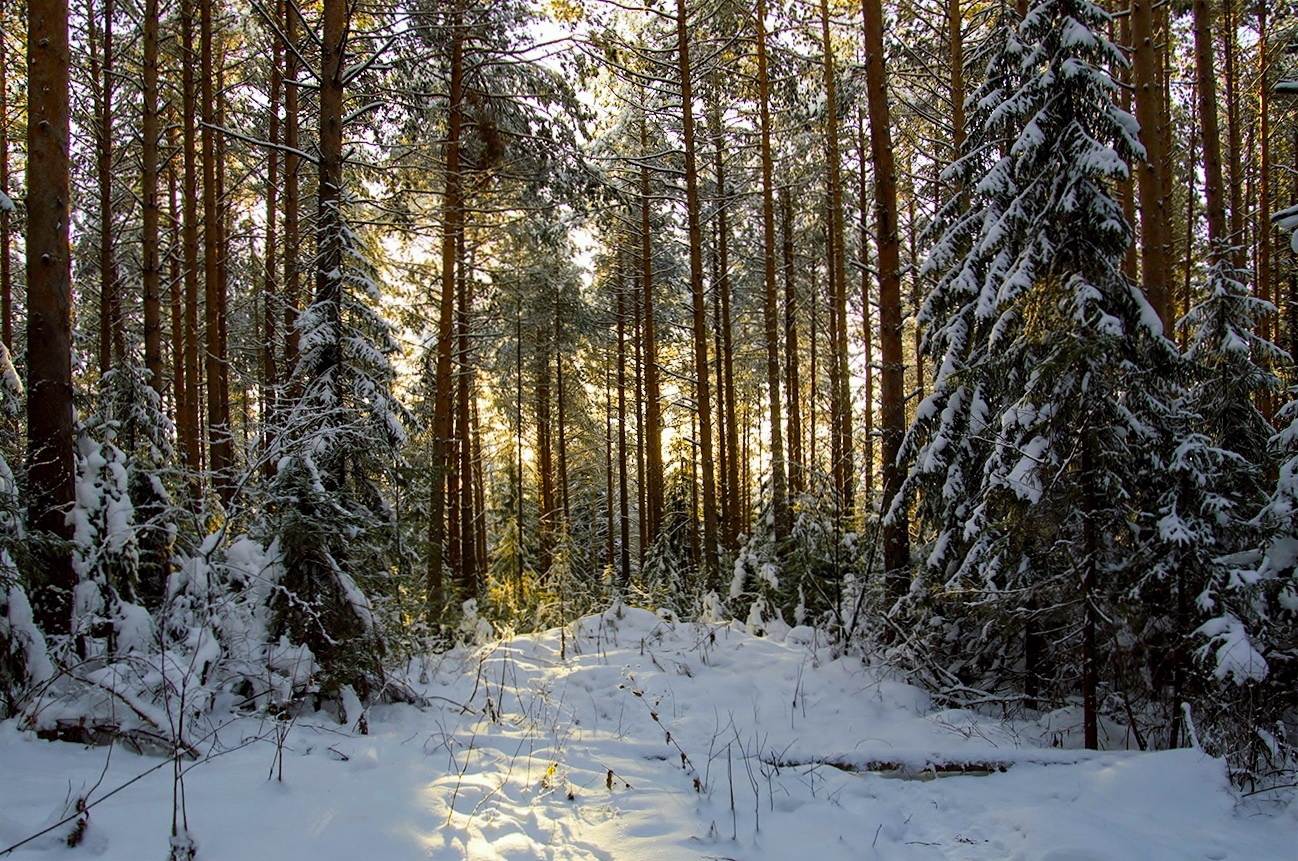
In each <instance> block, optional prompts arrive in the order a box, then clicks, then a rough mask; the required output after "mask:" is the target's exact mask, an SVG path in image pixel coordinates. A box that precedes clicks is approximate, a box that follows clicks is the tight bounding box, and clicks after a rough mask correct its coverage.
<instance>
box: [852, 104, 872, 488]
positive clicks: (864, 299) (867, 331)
mask: <svg viewBox="0 0 1298 861" xmlns="http://www.w3.org/2000/svg"><path fill="white" fill-rule="evenodd" d="M856 152H857V170H858V172H859V174H860V179H861V182H860V185H859V187H858V200H857V207H858V209H859V217H860V228H859V236H858V243H859V245H860V247H859V249H858V253H859V254H860V257H861V260H860V264H861V342H862V344H863V345H864V349H865V434H864V436H865V492H866V499H867V504H869V503H868V500H869V499H870V498H871V496H872V494H873V493H874V299H873V296H872V295H871V294H872V290H871V287H872V286H873V281H874V279H873V278H872V277H871V275H870V272H871V268H870V260H869V254H870V189H869V183H868V182H867V181H866V153H867V152H868V149H867V147H866V143H865V109H864V108H862V107H858V108H857V111H856Z"/></svg>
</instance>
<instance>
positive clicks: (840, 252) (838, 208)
mask: <svg viewBox="0 0 1298 861" xmlns="http://www.w3.org/2000/svg"><path fill="white" fill-rule="evenodd" d="M820 34H821V52H822V54H823V57H824V76H825V102H826V107H825V160H826V165H827V168H828V181H829V203H828V205H829V212H828V213H827V215H828V217H827V219H826V222H827V226H828V228H829V235H828V241H827V243H826V245H827V248H826V249H825V251H826V263H827V265H828V267H829V279H828V281H829V341H830V343H829V346H830V357H829V399H830V404H829V433H830V447H829V450H830V458H831V464H830V470H831V473H832V475H833V478H834V493H835V496H836V498H837V502H838V516H839V518H840V520H841V522H842V523H843V524H844V525H846V524H848V523H850V522H851V519H852V515H853V501H854V500H853V495H854V490H855V482H856V479H855V466H854V458H853V452H852V397H851V395H852V390H851V378H850V376H849V375H848V367H847V266H846V261H847V255H846V249H845V245H846V243H845V242H844V238H843V180H842V165H841V155H840V152H839V146H838V135H839V129H838V92H837V91H838V87H837V80H836V77H837V75H836V73H835V70H834V46H833V42H832V41H831V40H830V34H829V7H828V3H827V0H821V2H820Z"/></svg>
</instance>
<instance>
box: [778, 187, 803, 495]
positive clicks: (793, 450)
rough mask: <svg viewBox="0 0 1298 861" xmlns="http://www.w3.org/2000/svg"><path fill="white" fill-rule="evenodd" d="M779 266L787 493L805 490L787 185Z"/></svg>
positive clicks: (790, 207)
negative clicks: (786, 419) (786, 411)
mask: <svg viewBox="0 0 1298 861" xmlns="http://www.w3.org/2000/svg"><path fill="white" fill-rule="evenodd" d="M780 225H781V230H780V233H781V237H780V249H781V258H780V265H781V266H782V267H783V270H784V366H785V371H784V376H785V384H786V386H787V388H788V405H789V494H790V495H791V496H797V495H799V494H801V493H803V492H805V491H806V489H807V482H806V465H805V462H804V461H803V459H802V384H801V380H800V379H799V375H798V357H799V356H800V355H801V353H800V352H799V348H798V287H797V273H796V271H795V269H794V260H793V198H792V190H791V189H790V188H788V187H787V186H786V187H785V188H784V189H783V190H782V192H781V194H780Z"/></svg>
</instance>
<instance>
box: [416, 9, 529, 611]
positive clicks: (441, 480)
mask: <svg viewBox="0 0 1298 861" xmlns="http://www.w3.org/2000/svg"><path fill="white" fill-rule="evenodd" d="M451 28H452V32H451V89H450V102H449V105H448V107H447V110H448V111H449V117H448V123H447V127H448V128H447V135H446V144H445V154H446V155H445V158H446V176H445V182H446V189H445V193H444V196H443V201H442V294H441V299H440V301H439V314H438V329H437V369H436V379H435V387H436V394H435V402H434V405H433V462H432V466H431V476H430V480H431V482H432V492H431V494H430V501H429V518H428V545H429V546H428V600H429V604H428V613H429V621H430V623H431V622H436V620H437V618H438V617H439V616H440V615H441V609H442V607H443V605H444V604H445V601H446V595H445V586H444V583H443V573H442V553H443V544H444V543H445V537H446V476H447V472H448V470H449V468H450V464H449V463H448V462H447V458H448V453H449V448H450V431H451V407H452V401H453V399H454V392H453V388H452V386H453V381H452V379H451V352H452V336H453V332H454V323H455V286H456V284H455V259H456V248H457V244H458V242H459V237H460V234H461V233H462V232H463V230H464V204H463V201H462V199H461V186H460V183H461V178H460V129H461V125H462V123H463V116H462V113H463V109H462V107H461V100H462V98H463V95H462V94H463V87H464V34H463V32H462V29H461V10H460V7H459V5H458V4H457V5H456V6H455V8H454V10H453V11H452V13H451ZM520 373H521V369H520ZM519 422H520V426H521V423H522V417H521V415H520V417H519ZM519 481H520V485H519V487H520V495H521V487H522V485H521V481H522V476H521V475H520V476H519ZM521 527H522V523H521V522H520V523H519V528H520V529H521ZM520 534H521V533H520Z"/></svg>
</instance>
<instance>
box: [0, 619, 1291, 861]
mask: <svg viewBox="0 0 1298 861" xmlns="http://www.w3.org/2000/svg"><path fill="white" fill-rule="evenodd" d="M422 670H423V672H424V674H425V677H426V680H427V681H426V683H424V684H421V685H420V688H421V693H423V694H424V695H425V696H426V697H428V699H429V701H430V703H431V705H430V706H428V707H426V708H422V709H420V708H415V707H413V706H409V705H388V706H377V707H374V708H372V709H371V710H370V711H369V712H368V713H367V714H366V715H365V716H364V723H365V724H367V728H368V734H367V735H362V734H359V733H358V732H355V731H354V730H355V729H356V718H355V715H353V716H352V718H351V720H350V724H351V726H350V727H348V726H341V725H340V724H339V723H338V722H337V721H336V720H333V719H331V718H330V717H329V715H327V714H325V713H323V712H322V713H319V714H310V715H305V716H301V717H299V718H298V719H297V720H295V721H294V722H293V723H292V725H291V727H290V728H288V731H287V735H286V737H285V739H284V744H283V749H282V753H283V757H282V773H283V780H282V781H280V780H278V779H273V778H268V776H269V775H271V774H272V773H278V771H279V765H280V763H278V762H277V761H276V757H277V753H278V751H279V748H278V747H277V745H276V741H275V738H276V733H275V727H274V725H273V724H272V723H271V722H269V721H267V720H266V719H264V718H251V717H246V718H241V719H238V720H234V721H232V722H230V723H229V724H227V725H225V726H224V727H222V728H221V729H220V730H219V731H217V732H216V733H215V734H213V735H212V736H210V737H209V738H208V739H207V741H206V747H205V751H207V750H210V752H211V753H212V754H213V755H212V756H210V757H207V758H204V759H201V760H199V761H197V762H195V763H187V764H186V765H187V768H188V769H189V770H188V772H187V773H186V775H185V779H184V792H185V802H186V804H185V807H186V811H187V815H188V823H189V833H190V834H191V835H192V837H193V839H194V840H195V841H196V843H197V847H198V855H197V857H198V858H199V859H213V861H215V859H231V861H234V859H238V861H245V859H275V861H294V859H311V861H330V859H338V861H352V859H356V861H371V859H426V858H434V859H460V858H471V859H497V858H499V859H533V858H545V859H550V858H564V859H617V861H622V859H628V860H629V861H634V859H743V860H744V861H748V859H771V861H784V859H808V858H811V859H815V861H832V859H874V858H880V859H911V858H914V859H945V858H959V859H1001V858H1011V859H1025V861H1026V859H1032V861H1101V859H1123V861H1125V859H1132V861H1152V859H1214V861H1216V859H1236V861H1267V859H1277V861H1294V859H1295V857H1298V849H1296V848H1295V847H1296V846H1298V803H1294V804H1291V805H1289V806H1288V807H1287V808H1285V807H1283V806H1282V804H1280V803H1278V802H1277V801H1276V800H1275V796H1276V795H1277V793H1264V794H1262V795H1259V796H1254V797H1252V798H1246V799H1242V800H1241V799H1238V798H1237V797H1236V796H1235V795H1234V794H1233V793H1232V792H1231V791H1230V789H1229V787H1228V784H1227V780H1226V776H1225V768H1224V765H1223V763H1222V762H1221V761H1219V760H1214V759H1210V758H1208V757H1206V756H1205V755H1203V754H1201V753H1199V752H1197V751H1193V750H1178V751H1171V752H1164V753H1136V752H1127V751H1111V752H1106V753H1098V754H1096V753H1087V752H1084V751H1078V750H1075V749H1074V748H1075V747H1076V744H1077V739H1076V734H1077V731H1078V728H1077V727H1073V726H1069V725H1067V721H1066V720H1065V718H1066V715H1064V716H1061V715H1055V716H1053V718H1052V719H1051V721H1042V722H1039V723H1036V724H1031V725H1027V724H1016V725H1006V724H1003V723H1001V722H999V721H995V720H992V719H990V718H986V717H980V716H976V715H974V714H971V713H969V712H964V711H960V712H955V711H934V710H933V709H932V708H931V707H930V706H929V704H928V702H927V698H926V697H925V695H924V694H923V693H922V692H919V691H917V690H915V689H913V688H910V687H907V686H904V685H900V684H897V683H895V682H889V681H884V680H881V679H880V678H879V677H878V675H877V674H875V673H874V672H872V671H871V670H869V669H865V668H863V667H862V666H861V663H860V661H859V660H857V659H853V658H845V659H841V660H832V659H831V657H830V653H829V650H828V649H826V648H825V647H824V645H823V643H817V642H816V641H815V636H814V634H813V632H811V631H810V630H809V629H806V628H798V629H794V630H793V631H792V632H779V633H776V634H775V635H772V636H769V637H765V638H763V637H754V636H750V635H748V634H746V633H744V631H743V630H742V628H741V627H740V626H738V625H732V626H729V627H726V626H696V625H686V624H681V625H671V624H667V623H664V622H662V621H660V620H659V619H657V618H656V617H654V616H653V615H652V614H650V613H648V612H645V611H640V610H620V611H616V612H615V611H610V612H609V613H605V614H603V615H601V616H595V617H590V618H587V619H584V620H582V621H581V622H579V623H576V624H574V625H570V626H568V627H567V628H566V629H563V630H562V631H560V630H555V631H550V632H547V633H545V634H541V635H536V636H522V637H516V638H512V639H507V640H504V641H501V642H497V643H494V644H491V645H488V646H485V647H481V648H477V649H471V650H470V649H462V650H457V651H455V652H452V653H449V654H447V655H443V656H438V657H436V658H434V659H432V660H431V661H430V662H429V663H428V664H427V666H426V667H423V668H422ZM420 672H421V668H420V667H418V666H416V667H414V668H413V669H412V673H413V674H414V675H416V676H418V675H419V674H420ZM353 711H354V710H353ZM349 729H352V730H353V731H351V732H349V731H348V730H349ZM1110 731H1111V737H1110V743H1111V744H1114V745H1116V746H1122V739H1121V738H1120V737H1119V736H1118V735H1117V733H1118V732H1119V730H1118V729H1117V728H1110ZM108 751H109V749H108V748H103V747H100V748H85V749H83V748H81V747H79V746H76V745H71V744H65V743H49V742H45V741H41V740H38V739H36V738H34V737H33V736H32V735H30V734H27V733H23V732H20V731H19V730H18V729H16V727H15V725H14V722H13V721H9V722H7V723H4V724H0V851H3V849H4V848H6V847H8V846H9V845H11V844H13V843H16V842H18V841H19V840H22V839H23V838H25V837H27V836H29V835H30V834H32V833H34V832H35V831H38V830H39V829H40V828H41V827H42V825H43V824H50V823H52V822H55V821H57V820H58V819H59V818H61V817H62V815H63V813H64V810H65V805H66V804H67V802H68V800H69V799H75V798H77V797H80V796H83V795H85V794H86V793H87V792H90V790H91V788H92V787H96V788H94V790H93V792H90V794H89V799H90V801H91V802H94V801H95V800H96V799H99V798H104V797H105V796H106V795H107V794H108V793H109V792H111V791H112V790H114V789H116V788H117V787H119V786H121V785H123V784H125V783H127V782H128V781H130V780H131V779H132V778H135V777H137V776H138V775H141V774H143V773H145V772H147V771H149V770H150V769H152V768H154V766H155V765H157V764H158V763H159V762H160V761H159V760H157V759H151V758H148V757H142V756H137V755H134V754H131V753H127V752H125V751H123V750H122V749H121V748H120V747H118V748H116V749H113V750H112V753H111V756H109V755H108ZM960 769H964V770H965V771H967V772H969V773H964V774H960V773H956V772H958V771H959V770H960ZM989 769H992V770H991V771H990V773H988V772H989ZM1001 769H1004V770H1001ZM937 772H940V775H939V776H934V774H935V773H937ZM172 798H173V780H172V769H171V767H170V765H168V764H165V763H164V764H163V766H162V767H161V768H157V769H156V770H154V771H152V772H151V773H148V774H146V775H145V776H144V777H142V778H140V779H139V780H138V781H136V782H135V783H132V784H131V785H129V786H127V787H126V788H125V789H122V790H121V791H120V792H118V793H117V794H115V795H113V796H112V797H111V798H107V800H105V801H103V803H101V804H98V805H96V806H94V807H93V808H92V809H91V810H90V814H89V826H88V828H87V829H86V830H85V834H84V840H83V842H82V844H81V846H79V847H78V848H76V849H73V850H68V849H67V848H65V847H64V846H63V845H62V844H61V843H59V842H58V840H59V833H60V832H52V833H51V834H50V835H47V836H46V837H43V838H40V839H37V840H35V841H33V842H31V843H28V844H26V845H25V846H23V847H21V848H19V849H18V850H16V851H15V852H14V853H13V854H12V856H11V857H13V858H19V859H21V858H54V857H59V858H62V857H82V856H86V857H91V856H93V857H100V858H111V859H131V861H135V859H159V861H160V859H163V858H165V857H166V855H167V851H168V837H169V834H170V829H171V821H172V809H173V805H172ZM60 831H61V832H66V827H65V828H64V829H60Z"/></svg>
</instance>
